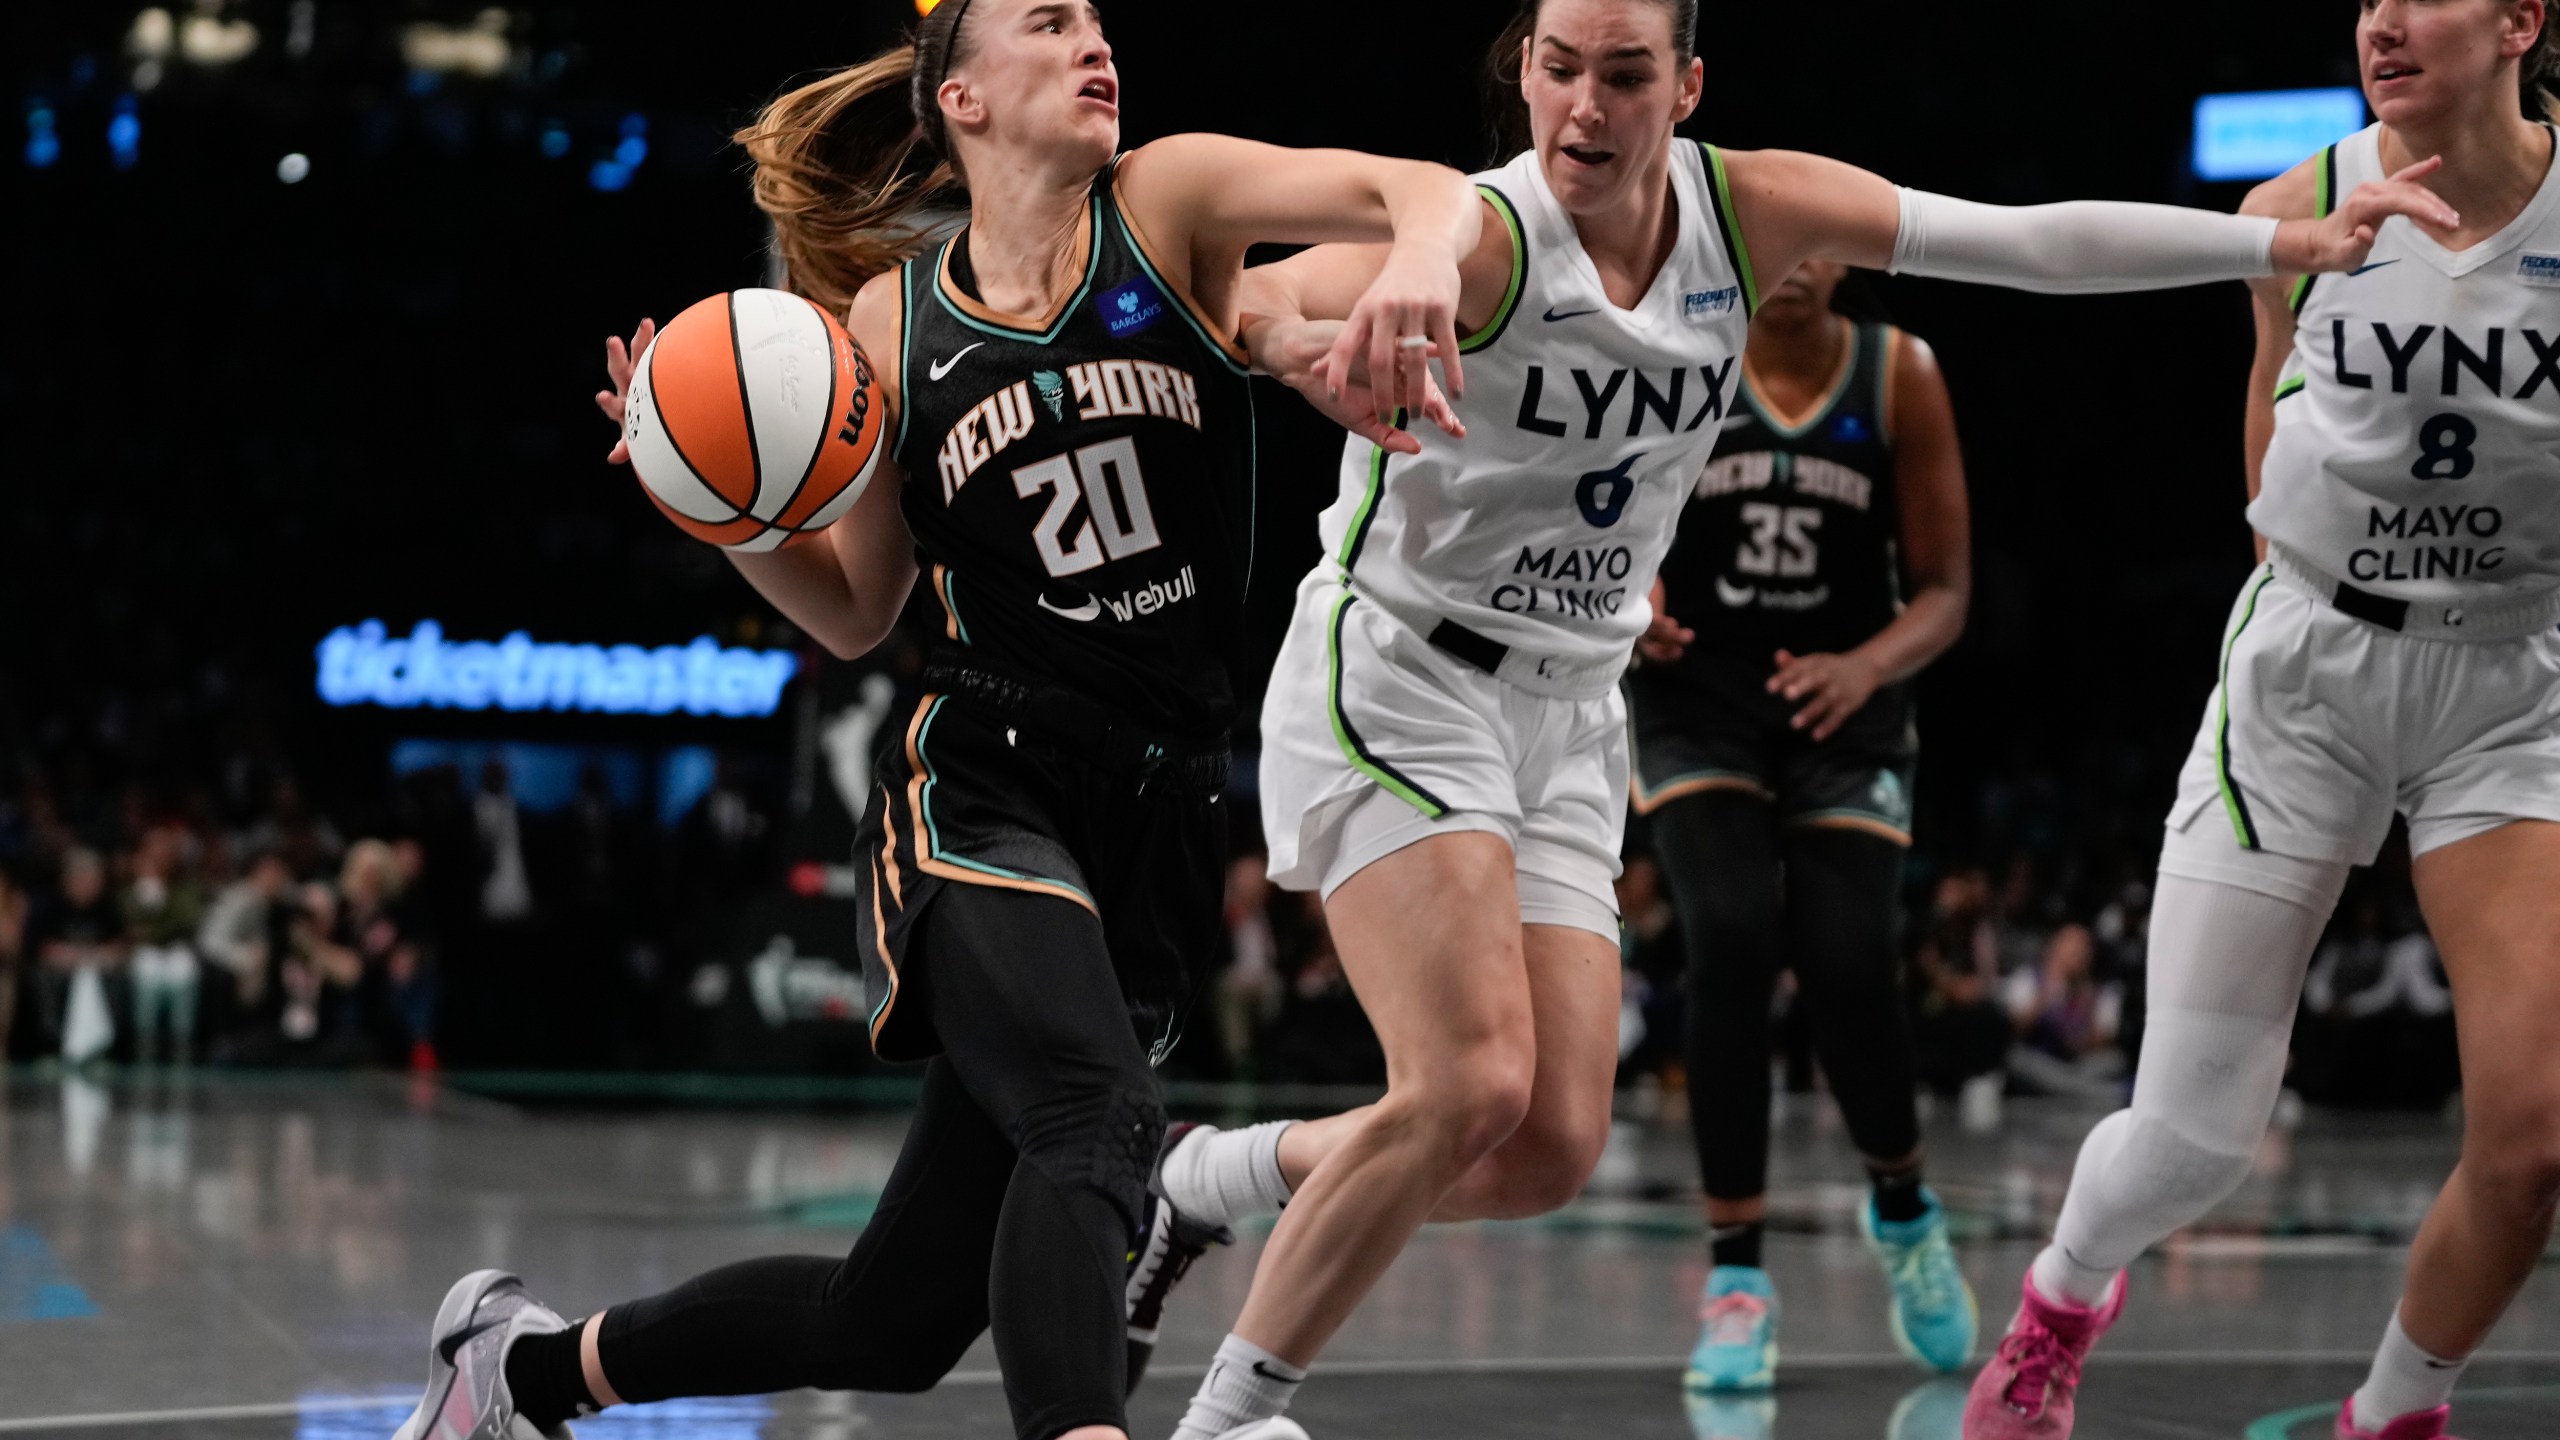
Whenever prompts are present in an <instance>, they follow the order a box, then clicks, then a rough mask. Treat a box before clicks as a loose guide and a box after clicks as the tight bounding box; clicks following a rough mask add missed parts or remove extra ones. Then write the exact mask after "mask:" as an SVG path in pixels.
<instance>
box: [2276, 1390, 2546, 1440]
mask: <svg viewBox="0 0 2560 1440" xmlns="http://www.w3.org/2000/svg"><path fill="white" fill-rule="evenodd" d="M2545 1395H2560V1385H2499V1386H2491V1387H2489V1388H2487V1389H2482V1390H2465V1391H2463V1392H2461V1393H2460V1394H2458V1395H2456V1396H2454V1398H2455V1399H2456V1400H2534V1399H2539V1398H2541V1397H2543V1396H2545ZM2337 1415H2338V1402H2337V1401H2335V1400H2332V1401H2330V1402H2328V1403H2327V1404H2325V1405H2296V1406H2295V1407H2293V1408H2292V1409H2290V1410H2279V1411H2277V1412H2276V1413H2274V1414H2273V1415H2261V1416H2259V1417H2258V1418H2257V1419H2255V1420H2252V1421H2250V1422H2249V1426H2248V1428H2247V1429H2245V1430H2243V1431H2241V1432H2240V1436H2241V1440H2294V1437H2293V1427H2294V1426H2296V1425H2299V1424H2302V1423H2303V1422H2304V1421H2306V1420H2317V1421H2320V1422H2321V1423H2322V1424H2324V1425H2325V1424H2327V1423H2328V1422H2329V1421H2331V1420H2334V1419H2336V1418H2337Z"/></svg>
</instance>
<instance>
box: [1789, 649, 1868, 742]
mask: <svg viewBox="0 0 2560 1440" xmlns="http://www.w3.org/2000/svg"><path fill="white" fill-rule="evenodd" d="M1883 684H1884V672H1882V671H1880V670H1878V669H1877V668H1876V664H1875V662H1874V661H1872V660H1869V659H1866V658H1864V657H1863V656H1860V655H1856V654H1848V655H1791V654H1789V653H1788V652H1786V651H1784V650H1781V651H1779V652H1778V673H1777V674H1775V675H1772V676H1770V677H1769V693H1770V694H1772V695H1776V696H1779V697H1780V698H1782V699H1784V700H1786V701H1788V702H1789V703H1790V704H1792V703H1795V702H1797V701H1802V702H1804V708H1803V709H1801V710H1798V711H1797V712H1796V715H1795V719H1793V720H1791V721H1789V722H1788V723H1789V724H1791V725H1793V726H1794V727H1795V728H1796V729H1798V730H1807V729H1809V730H1811V731H1812V732H1813V738H1814V739H1815V740H1816V741H1817V742H1819V741H1823V740H1828V739H1830V738H1831V737H1832V736H1833V735H1834V734H1836V733H1837V732H1838V731H1839V729H1840V727H1841V726H1843V725H1846V724H1848V723H1849V717H1850V716H1852V715H1855V714H1857V713H1858V712H1859V711H1860V710H1863V709H1865V708H1866V705H1867V702H1868V701H1869V700H1871V699H1873V698H1875V693H1876V691H1877V689H1878V688H1879V687H1881V686H1882V685H1883Z"/></svg>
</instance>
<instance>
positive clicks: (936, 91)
mask: <svg viewBox="0 0 2560 1440" xmlns="http://www.w3.org/2000/svg"><path fill="white" fill-rule="evenodd" d="M945 3H947V4H951V5H956V6H958V7H959V8H958V9H955V10H953V11H952V12H951V33H950V35H949V36H948V37H946V38H945V40H944V41H943V46H942V73H941V74H939V75H936V76H934V77H933V88H932V89H930V90H927V91H926V92H925V96H926V98H927V99H930V100H932V101H933V130H934V135H935V137H936V139H937V141H938V142H939V141H940V140H941V138H942V137H943V136H944V135H945V133H946V128H945V125H944V122H943V119H942V101H941V99H940V98H939V97H940V96H941V94H942V82H943V81H945V80H948V79H950V78H951V57H952V56H954V55H957V54H959V53H960V22H961V21H963V20H966V19H968V18H969V0H945ZM939 148H943V149H948V148H950V147H949V146H948V145H947V144H941V145H940V146H939Z"/></svg>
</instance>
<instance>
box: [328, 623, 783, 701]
mask: <svg viewBox="0 0 2560 1440" xmlns="http://www.w3.org/2000/svg"><path fill="white" fill-rule="evenodd" d="M319 655H320V698H321V699H323V700H325V701H327V702H328V703H330V704H332V705H380V706H384V707H386V708H389V709H393V710H411V709H431V710H516V711H533V710H552V711H582V712H585V713H588V714H602V715H673V714H676V713H678V712H682V713H684V714H687V715H729V716H739V717H747V716H757V715H770V714H772V713H773V712H774V710H775V709H776V708H777V707H778V706H780V705H781V703H782V687H783V686H784V685H786V684H788V683H790V680H791V677H792V676H793V675H794V674H796V673H798V671H799V668H800V657H799V656H798V655H796V654H794V653H793V652H791V651H789V650H744V649H724V648H722V647H721V645H720V644H719V642H717V641H715V640H713V639H712V638H711V637H710V636H708V635H705V636H703V637H701V638H700V639H698V640H696V641H694V642H693V643H692V644H690V645H661V646H658V647H657V648H655V649H649V648H646V647H643V646H639V645H559V644H552V643H549V642H546V641H539V640H535V639H534V638H533V637H532V636H530V635H528V634H526V633H525V632H524V631H522V630H518V631H516V632H514V633H513V634H511V635H508V636H507V637H506V638H505V639H503V640H447V639H446V638H445V636H444V627H443V626H442V625H439V624H437V623H436V622H435V621H433V620H421V621H419V622H418V623H417V626H416V627H415V628H413V629H412V630H410V632H409V633H408V635H407V636H405V637H399V636H393V635H391V634H389V633H388V632H387V631H386V630H385V628H384V627H383V624H382V622H381V621H379V620H367V621H365V622H364V623H363V624H361V625H356V626H344V625H342V626H340V627H338V628H337V629H335V630H332V631H330V632H329V638H327V639H325V640H323V641H321V642H320V650H319Z"/></svg>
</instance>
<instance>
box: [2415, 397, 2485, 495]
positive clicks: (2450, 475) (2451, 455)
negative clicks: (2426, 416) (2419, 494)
mask: <svg viewBox="0 0 2560 1440" xmlns="http://www.w3.org/2000/svg"><path fill="white" fill-rule="evenodd" d="M2479 439H2480V427H2479V426H2477V425H2474V424H2472V423H2471V421H2470V420H2469V419H2467V418H2466V417H2464V416H2460V415H2456V414H2453V413H2451V412H2449V411H2448V412H2447V413H2445V414H2442V415H2438V416H2436V417H2435V418H2434V419H2432V420H2429V421H2428V422H2427V423H2426V424H2424V425H2421V426H2419V427H2418V463H2417V464H2415V465H2412V466H2410V467H2409V473H2410V475H2412V476H2413V477H2415V478H2417V479H2420V480H2467V479H2469V478H2471V467H2472V466H2473V465H2475V464H2477V463H2479V462H2478V459H2477V457H2475V456H2474V455H2473V454H2472V453H2471V447H2472V446H2473V445H2475V444H2477V443H2478V442H2479Z"/></svg>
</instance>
